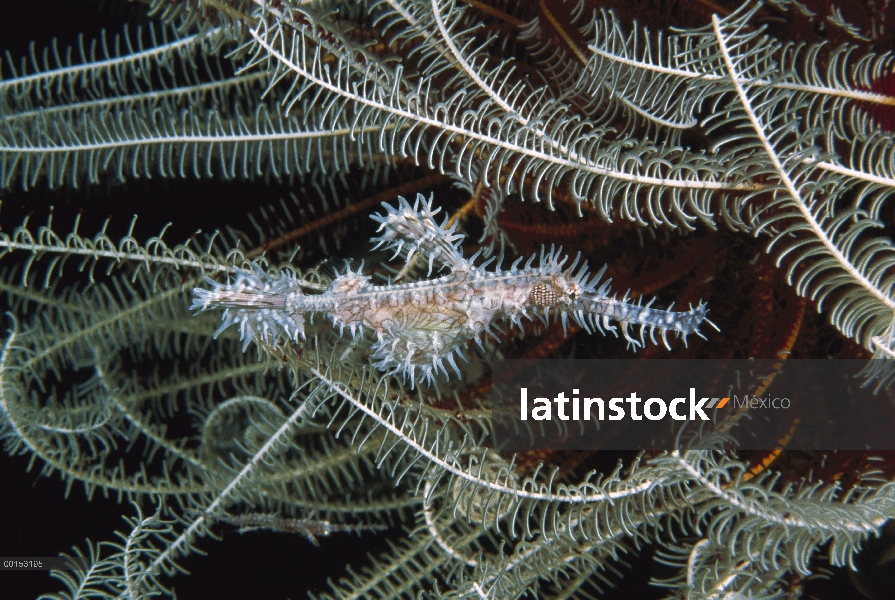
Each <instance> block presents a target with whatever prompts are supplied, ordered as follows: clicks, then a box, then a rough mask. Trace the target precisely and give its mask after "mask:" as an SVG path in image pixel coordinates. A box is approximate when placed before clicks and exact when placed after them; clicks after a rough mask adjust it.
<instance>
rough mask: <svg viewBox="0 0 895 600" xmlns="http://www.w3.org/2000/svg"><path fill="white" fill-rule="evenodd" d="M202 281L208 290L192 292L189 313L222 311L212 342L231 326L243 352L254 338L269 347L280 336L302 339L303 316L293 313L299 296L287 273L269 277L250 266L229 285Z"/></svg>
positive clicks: (241, 271) (259, 268)
mask: <svg viewBox="0 0 895 600" xmlns="http://www.w3.org/2000/svg"><path fill="white" fill-rule="evenodd" d="M205 279H206V281H207V282H208V283H209V284H210V285H211V289H205V288H194V289H193V303H192V305H191V306H190V310H195V311H198V312H202V311H204V310H208V309H212V308H224V315H223V319H222V322H221V326H220V327H218V329H217V331H215V332H214V337H215V339H217V337H218V336H219V335H220V334H221V333H222V332H223V331H224V330H225V329H227V328H228V327H230V326H231V325H238V326H239V337H240V339H241V340H242V350H243V352H244V351H245V349H246V348H247V347H248V346H249V344H250V343H251V342H252V340H254V339H256V338H257V339H258V340H259V341H261V342H263V343H265V344H268V345H269V344H272V343H274V342H275V341H276V339H277V338H278V337H280V336H281V335H282V336H285V337H286V338H287V339H290V340H294V341H297V340H299V339H304V337H305V324H304V316H303V314H302V313H301V311H298V310H294V309H293V307H294V305H295V304H296V301H298V299H299V297H300V296H302V293H301V290H300V289H299V285H298V282H297V281H296V279H295V278H294V277H293V276H291V275H290V274H289V273H286V272H281V273H279V274H278V275H277V276H276V277H272V276H271V275H268V274H267V273H266V272H265V271H264V270H263V269H262V268H261V267H259V266H258V265H257V264H256V263H252V265H251V270H249V271H246V270H243V269H239V270H238V271H237V273H236V278H235V280H234V281H233V282H232V283H218V282H216V281H214V280H213V279H209V278H207V277H206V278H205Z"/></svg>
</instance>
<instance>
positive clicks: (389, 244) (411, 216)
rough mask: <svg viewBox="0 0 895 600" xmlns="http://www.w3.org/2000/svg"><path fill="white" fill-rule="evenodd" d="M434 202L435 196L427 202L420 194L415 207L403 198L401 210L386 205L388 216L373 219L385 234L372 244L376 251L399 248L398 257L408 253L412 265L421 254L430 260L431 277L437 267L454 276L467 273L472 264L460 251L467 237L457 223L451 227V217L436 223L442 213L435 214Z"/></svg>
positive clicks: (437, 210) (373, 217) (383, 204)
mask: <svg viewBox="0 0 895 600" xmlns="http://www.w3.org/2000/svg"><path fill="white" fill-rule="evenodd" d="M432 200H433V197H432V196H430V197H429V199H428V200H426V198H425V197H424V196H423V195H422V194H417V196H416V202H415V203H414V205H413V206H410V203H409V202H407V200H405V199H404V198H403V197H401V196H398V207H397V208H395V207H393V206H391V205H390V204H388V203H386V202H383V203H382V206H383V207H385V211H386V212H385V214H384V215H378V214H377V215H372V216H371V218H372V219H373V220H374V221H376V222H377V223H380V225H379V231H383V234H382V235H381V236H379V237H377V238H373V240H372V241H374V242H376V246H374V248H373V249H374V250H375V249H377V248H379V247H382V246H385V247H386V248H388V249H391V248H395V249H396V252H395V256H397V255H399V254H401V253H402V252H405V251H406V252H407V261H408V262H409V261H410V259H411V258H412V257H413V254H414V253H415V252H419V253H420V254H422V255H424V256H426V257H427V258H428V259H429V275H431V274H432V266H433V264H434V263H438V264H439V265H441V266H442V267H447V268H448V269H449V270H451V271H452V272H453V271H463V270H467V269H468V268H469V267H470V263H469V261H467V260H465V259H464V258H463V253H462V251H461V250H460V244H461V242H462V241H463V238H464V236H463V235H462V234H459V233H456V230H457V224H456V223H454V224H453V225H451V226H450V227H447V222H448V218H447V217H445V220H444V222H443V223H442V224H441V225H439V224H438V223H436V222H435V215H437V214H438V213H439V212H441V209H440V208H438V209H434V210H433V208H432Z"/></svg>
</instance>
